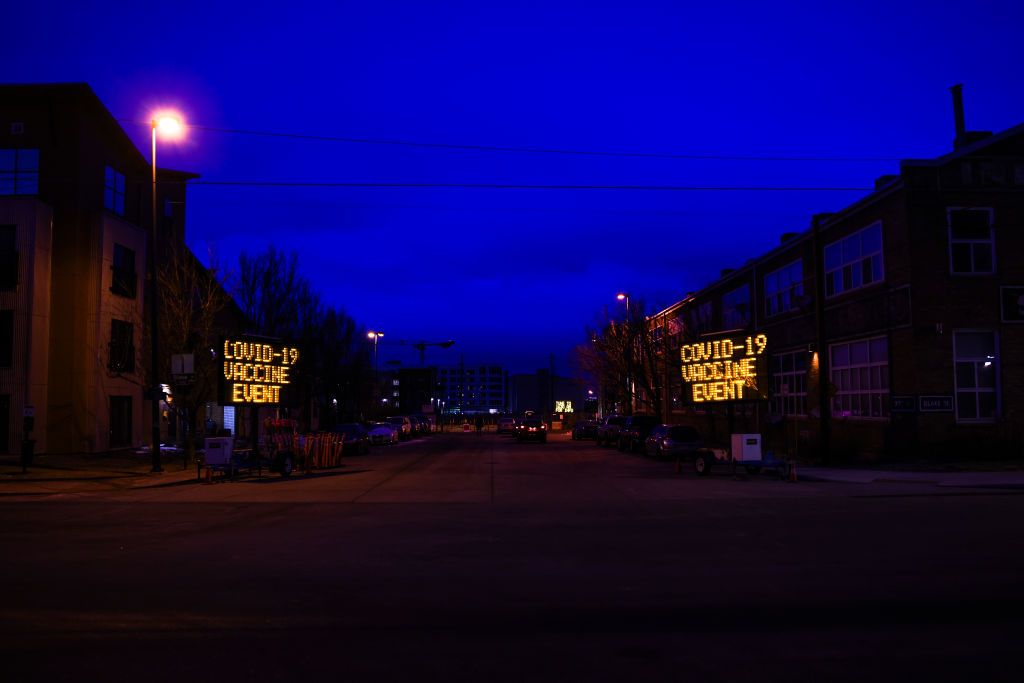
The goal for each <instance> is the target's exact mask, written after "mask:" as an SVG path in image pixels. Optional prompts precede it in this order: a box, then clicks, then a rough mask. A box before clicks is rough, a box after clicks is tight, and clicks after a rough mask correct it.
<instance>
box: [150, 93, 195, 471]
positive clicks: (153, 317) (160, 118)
mask: <svg viewBox="0 0 1024 683" xmlns="http://www.w3.org/2000/svg"><path fill="white" fill-rule="evenodd" d="M152 129H153V152H152V155H151V156H150V160H151V161H152V167H153V193H152V202H151V205H152V209H153V216H152V219H153V223H152V225H151V229H150V244H149V253H148V254H147V257H148V258H147V259H146V260H147V262H148V266H149V267H148V270H149V302H148V306H149V326H150V331H149V340H150V351H151V353H152V355H151V357H150V363H151V364H150V372H151V374H152V375H153V376H152V377H150V378H149V380H150V383H151V387H152V388H151V394H150V396H151V398H152V403H153V410H152V418H153V425H152V437H153V451H152V460H153V468H152V471H153V472H163V471H164V470H163V467H161V466H160V396H161V395H162V393H163V392H162V391H161V389H160V381H159V375H158V368H159V363H160V360H159V354H158V353H157V349H158V346H157V337H158V336H159V331H158V328H157V324H158V316H157V282H156V280H157V277H156V268H157V258H156V248H157V229H156V132H157V130H158V129H159V130H160V132H161V134H163V135H164V136H165V137H166V138H167V139H169V140H175V139H178V138H180V137H181V136H182V135H183V134H184V132H185V127H184V125H183V124H182V122H181V118H180V117H179V116H177V115H175V114H169V113H163V114H156V115H154V116H153V121H152Z"/></svg>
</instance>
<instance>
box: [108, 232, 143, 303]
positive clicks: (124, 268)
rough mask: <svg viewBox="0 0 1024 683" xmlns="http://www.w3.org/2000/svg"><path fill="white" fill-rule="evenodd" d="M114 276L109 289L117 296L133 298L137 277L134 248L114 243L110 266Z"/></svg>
mask: <svg viewBox="0 0 1024 683" xmlns="http://www.w3.org/2000/svg"><path fill="white" fill-rule="evenodd" d="M110 269H111V270H112V271H113V273H114V276H113V279H112V280H111V283H110V291H111V292H113V293H114V294H117V295H118V296H125V297H128V298H129V299H134V298H135V288H136V282H137V279H138V278H137V277H136V274H135V250H134V249H129V248H128V247H125V246H122V245H120V244H117V243H116V242H115V243H114V264H113V265H112V266H111V267H110Z"/></svg>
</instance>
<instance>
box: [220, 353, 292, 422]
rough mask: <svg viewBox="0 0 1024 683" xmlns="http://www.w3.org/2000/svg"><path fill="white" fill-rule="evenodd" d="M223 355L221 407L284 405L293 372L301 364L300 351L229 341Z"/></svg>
mask: <svg viewBox="0 0 1024 683" xmlns="http://www.w3.org/2000/svg"><path fill="white" fill-rule="evenodd" d="M221 352H222V356H221V361H222V364H223V369H222V371H221V381H220V389H221V391H220V404H221V405H245V404H260V405H278V404H280V403H281V391H282V389H284V388H285V387H287V386H288V385H289V384H291V381H292V380H291V370H292V368H293V367H294V366H295V364H296V363H298V362H299V350H298V349H296V348H295V347H292V346H286V345H281V344H268V343H266V342H265V341H257V340H252V339H245V338H241V339H225V340H224V342H223V344H222V346H221Z"/></svg>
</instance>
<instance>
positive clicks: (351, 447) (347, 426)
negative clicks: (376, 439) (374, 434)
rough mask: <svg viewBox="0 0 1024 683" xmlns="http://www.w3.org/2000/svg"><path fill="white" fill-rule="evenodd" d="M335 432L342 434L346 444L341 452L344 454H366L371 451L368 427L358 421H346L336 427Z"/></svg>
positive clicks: (343, 441) (342, 439)
mask: <svg viewBox="0 0 1024 683" xmlns="http://www.w3.org/2000/svg"><path fill="white" fill-rule="evenodd" d="M334 433H335V434H340V435H341V441H342V443H343V444H344V445H343V446H342V450H341V452H342V453H343V454H344V455H366V454H367V453H369V452H370V437H369V435H368V434H367V433H366V427H364V426H363V425H361V424H359V423H357V422H346V423H344V424H340V425H337V426H336V427H335V428H334Z"/></svg>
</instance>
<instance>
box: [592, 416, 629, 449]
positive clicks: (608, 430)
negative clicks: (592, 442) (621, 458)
mask: <svg viewBox="0 0 1024 683" xmlns="http://www.w3.org/2000/svg"><path fill="white" fill-rule="evenodd" d="M625 421H626V416H625V415H609V416H608V417H606V418H604V422H602V423H601V426H599V427H598V428H597V445H598V446H612V445H617V444H618V443H619V429H620V428H621V427H622V423H623V422H625Z"/></svg>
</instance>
